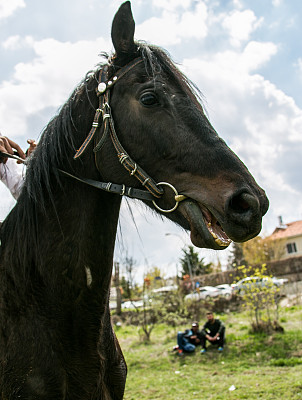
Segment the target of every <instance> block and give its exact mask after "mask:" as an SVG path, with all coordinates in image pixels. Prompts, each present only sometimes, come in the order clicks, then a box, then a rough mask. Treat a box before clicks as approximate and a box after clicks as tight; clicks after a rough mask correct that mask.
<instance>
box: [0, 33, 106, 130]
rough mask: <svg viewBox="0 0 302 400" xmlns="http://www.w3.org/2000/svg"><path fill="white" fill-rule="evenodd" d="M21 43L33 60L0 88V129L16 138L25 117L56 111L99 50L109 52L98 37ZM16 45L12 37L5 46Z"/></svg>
mask: <svg viewBox="0 0 302 400" xmlns="http://www.w3.org/2000/svg"><path fill="white" fill-rule="evenodd" d="M25 42H26V45H28V46H31V47H32V49H33V50H34V52H35V54H36V56H35V58H34V59H32V61H30V62H28V63H19V64H17V65H16V66H15V72H14V75H13V79H12V80H10V81H4V82H2V84H1V86H0V120H1V127H2V128H1V129H3V131H5V133H6V134H7V135H12V136H16V132H18V134H19V135H22V134H24V133H25V132H26V129H27V126H26V123H27V121H26V118H27V117H28V116H30V115H32V114H37V113H39V112H40V111H41V110H43V109H44V108H46V107H55V108H58V106H59V105H61V104H62V103H63V102H64V101H65V100H67V97H68V96H69V94H70V93H71V91H72V90H73V88H74V87H75V86H76V85H77V83H79V82H80V81H81V79H82V78H83V77H84V75H85V74H86V72H87V71H88V70H90V69H92V68H94V66H95V65H96V64H97V63H98V62H100V61H101V59H100V58H99V57H98V54H99V52H100V50H107V51H109V50H110V46H111V44H109V42H106V41H105V40H104V39H102V38H99V39H97V40H95V41H91V42H89V41H79V42H76V43H70V42H65V43H62V42H58V41H56V40H54V39H45V40H41V41H35V40H34V39H33V38H30V37H28V38H26V40H25ZM18 43H20V40H18V38H17V37H16V38H14V39H11V41H9V42H8V43H7V46H8V47H10V46H12V47H14V46H16V45H18ZM79 55H81V56H80V57H79ZM16 110H18V111H16Z"/></svg>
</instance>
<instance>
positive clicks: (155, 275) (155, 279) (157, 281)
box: [145, 266, 164, 289]
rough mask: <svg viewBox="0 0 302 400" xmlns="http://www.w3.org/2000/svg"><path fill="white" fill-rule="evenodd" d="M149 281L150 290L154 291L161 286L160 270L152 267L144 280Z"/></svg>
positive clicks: (162, 278)
mask: <svg viewBox="0 0 302 400" xmlns="http://www.w3.org/2000/svg"><path fill="white" fill-rule="evenodd" d="M146 278H147V279H149V281H150V285H149V287H151V288H152V289H156V288H158V287H161V286H162V283H163V280H164V277H163V276H162V272H161V270H160V269H159V268H158V267H156V266H154V267H152V268H151V269H150V270H149V271H148V272H147V274H146V277H145V279H146Z"/></svg>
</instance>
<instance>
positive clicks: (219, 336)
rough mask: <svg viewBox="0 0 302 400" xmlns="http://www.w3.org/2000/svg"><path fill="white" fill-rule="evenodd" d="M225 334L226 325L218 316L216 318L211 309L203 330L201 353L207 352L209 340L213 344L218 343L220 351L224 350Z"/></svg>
mask: <svg viewBox="0 0 302 400" xmlns="http://www.w3.org/2000/svg"><path fill="white" fill-rule="evenodd" d="M224 336H225V326H224V324H223V322H221V321H220V320H219V319H218V318H214V315H213V313H212V312H211V311H208V312H207V322H206V323H205V324H204V326H203V328H202V330H201V346H202V349H201V351H200V352H201V353H205V352H206V351H207V350H206V342H207V340H208V341H209V342H210V343H211V344H217V345H218V351H222V350H223V346H224Z"/></svg>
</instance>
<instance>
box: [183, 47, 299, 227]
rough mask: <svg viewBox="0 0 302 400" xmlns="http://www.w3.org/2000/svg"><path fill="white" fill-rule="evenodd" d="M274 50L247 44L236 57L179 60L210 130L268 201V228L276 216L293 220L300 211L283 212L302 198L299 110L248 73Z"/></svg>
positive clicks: (231, 53)
mask: <svg viewBox="0 0 302 400" xmlns="http://www.w3.org/2000/svg"><path fill="white" fill-rule="evenodd" d="M276 51H277V47H276V46H275V45H273V44H272V43H256V42H250V43H249V44H248V45H247V46H246V47H245V49H244V50H243V51H241V52H240V51H237V52H235V51H224V52H220V53H216V54H214V55H208V57H207V58H206V59H203V60H200V59H187V60H185V61H184V67H185V71H186V73H187V74H188V75H189V77H190V78H191V79H192V80H193V81H194V82H195V83H197V86H199V87H200V89H201V90H202V92H203V93H204V95H205V97H206V99H207V102H208V104H210V107H209V109H208V112H209V114H210V119H211V121H212V123H213V125H214V127H215V128H216V129H217V130H218V132H219V133H220V134H221V136H222V137H223V138H224V139H226V141H227V142H228V144H229V145H230V147H231V148H232V149H233V150H234V151H235V152H236V153H237V154H238V155H239V157H240V158H241V159H242V160H243V161H244V162H245V163H246V165H247V166H248V168H249V169H250V171H251V173H252V174H253V175H254V176H255V178H256V180H257V181H258V183H259V184H260V185H261V186H263V187H264V188H265V189H266V191H267V192H268V194H269V195H270V196H271V204H273V208H272V209H271V211H269V213H268V216H266V217H265V219H268V220H269V219H270V218H271V220H272V221H273V222H270V224H272V223H274V221H275V220H277V219H276V215H283V216H284V217H285V218H286V220H288V221H290V220H295V219H297V215H300V214H299V212H300V213H301V210H302V205H301V206H300V204H297V208H296V209H295V210H293V209H290V210H289V209H288V204H296V203H297V201H296V199H297V198H300V197H301V195H302V184H301V180H300V179H299V172H298V171H300V170H301V160H300V158H299V156H297V155H298V154H302V135H301V132H302V110H301V108H299V107H298V106H297V105H296V103H295V101H294V100H293V98H292V97H290V96H288V95H286V94H285V93H284V92H283V91H281V90H280V89H278V88H277V87H276V86H275V85H274V84H272V83H271V82H270V81H268V80H267V79H264V77H263V76H261V75H259V74H256V73H254V71H255V69H257V68H259V66H263V65H265V64H266V63H267V62H268V61H269V60H270V59H271V57H272V56H273V55H274V54H275V53H276ZM294 171H297V172H296V173H294ZM280 193H282V196H280ZM283 193H284V196H283ZM278 213H279V214H278ZM272 214H273V215H274V217H271V215H272Z"/></svg>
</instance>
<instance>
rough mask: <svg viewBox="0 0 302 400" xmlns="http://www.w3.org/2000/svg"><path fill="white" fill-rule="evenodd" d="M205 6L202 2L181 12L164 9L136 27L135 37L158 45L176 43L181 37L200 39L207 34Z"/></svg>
mask: <svg viewBox="0 0 302 400" xmlns="http://www.w3.org/2000/svg"><path fill="white" fill-rule="evenodd" d="M207 18H208V12H207V7H206V5H205V4H204V3H203V2H200V3H198V4H197V5H196V7H195V9H194V10H191V11H186V12H183V13H176V12H173V11H167V10H164V11H163V13H162V15H161V16H160V17H152V18H149V19H147V20H146V21H145V22H143V23H142V24H140V25H138V26H137V27H136V37H138V38H144V40H147V41H150V42H152V43H156V44H158V45H160V46H169V45H174V44H178V43H180V42H181V40H182V39H189V38H190V39H198V40H201V39H203V38H205V37H206V36H207V33H208V28H207Z"/></svg>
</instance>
